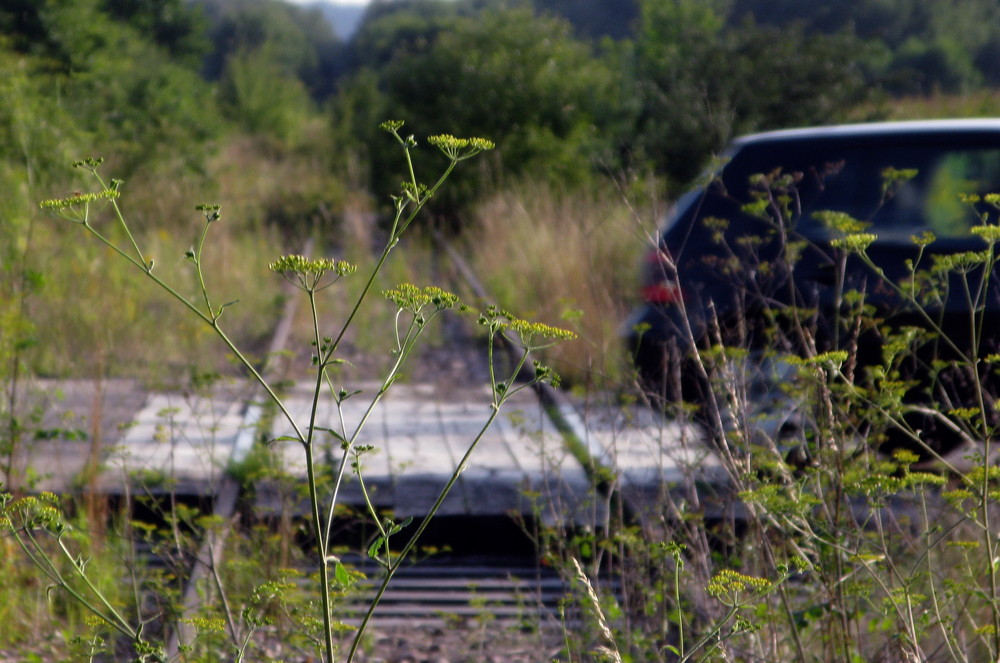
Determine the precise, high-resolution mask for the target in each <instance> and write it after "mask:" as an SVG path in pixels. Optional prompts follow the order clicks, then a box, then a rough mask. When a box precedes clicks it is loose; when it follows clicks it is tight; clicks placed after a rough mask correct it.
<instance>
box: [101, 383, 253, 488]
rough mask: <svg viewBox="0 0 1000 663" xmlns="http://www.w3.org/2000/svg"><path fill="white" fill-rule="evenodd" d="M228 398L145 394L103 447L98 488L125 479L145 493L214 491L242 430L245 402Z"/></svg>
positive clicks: (118, 482)
mask: <svg viewBox="0 0 1000 663" xmlns="http://www.w3.org/2000/svg"><path fill="white" fill-rule="evenodd" d="M231 396H232V394H229V395H228V397H222V395H221V394H220V397H215V396H188V395H183V394H176V393H151V394H148V395H147V397H146V400H145V403H144V404H143V407H142V409H141V410H140V411H139V412H138V413H136V415H135V417H134V419H133V422H132V423H131V425H129V426H128V427H126V430H125V434H124V436H123V437H122V438H121V439H120V440H119V441H118V443H117V444H115V445H113V446H110V447H108V448H106V450H105V459H104V467H105V471H104V472H103V473H102V475H101V480H100V489H101V490H102V491H103V492H115V491H116V488H117V489H119V490H120V488H118V487H119V486H122V485H123V484H124V483H125V482H126V481H128V482H130V483H132V484H140V485H141V486H142V487H144V488H146V489H150V490H159V489H173V490H178V491H179V492H185V493H192V492H193V493H194V494H211V493H214V492H216V490H217V489H218V485H219V483H220V481H221V478H222V474H223V472H224V470H225V469H226V467H227V465H228V463H229V462H230V459H231V458H232V455H233V450H234V448H235V446H236V440H237V438H238V436H239V434H240V432H241V431H242V430H243V428H244V412H245V409H246V406H245V404H244V403H243V402H242V401H241V400H238V399H237V400H234V399H233V398H232V397H231Z"/></svg>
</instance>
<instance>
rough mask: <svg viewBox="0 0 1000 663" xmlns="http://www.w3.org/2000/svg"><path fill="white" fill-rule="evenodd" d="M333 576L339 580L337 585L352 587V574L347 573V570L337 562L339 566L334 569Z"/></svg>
mask: <svg viewBox="0 0 1000 663" xmlns="http://www.w3.org/2000/svg"><path fill="white" fill-rule="evenodd" d="M333 575H334V577H335V578H336V579H337V584H338V585H340V586H341V587H350V586H351V574H350V573H348V572H347V568H346V567H345V566H344V565H343V564H341V563H340V562H337V565H336V566H335V567H333Z"/></svg>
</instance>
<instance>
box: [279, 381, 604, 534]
mask: <svg viewBox="0 0 1000 663" xmlns="http://www.w3.org/2000/svg"><path fill="white" fill-rule="evenodd" d="M377 391H378V385H374V384H370V385H366V386H365V387H363V389H362V393H360V394H357V395H355V396H353V397H351V398H349V399H347V400H346V401H344V402H343V404H342V405H341V406H340V407H339V408H338V406H337V405H336V403H334V402H332V401H330V400H327V401H324V402H322V403H321V404H320V409H319V410H318V412H317V425H318V426H321V427H324V428H332V429H334V430H337V431H338V432H339V433H340V434H341V435H343V436H344V437H347V438H350V437H351V436H352V435H354V431H355V430H356V429H357V428H358V425H359V424H360V423H361V422H362V421H363V420H365V419H366V411H367V410H368V408H369V405H370V403H371V399H372V398H373V397H374V395H375V394H376V393H377ZM489 402H490V395H489V393H488V391H486V390H485V389H483V390H479V389H476V390H459V391H454V390H447V392H443V391H442V390H439V389H437V388H435V387H433V386H429V385H405V384H404V385H395V386H393V388H392V389H391V390H390V391H389V392H388V394H387V395H386V396H385V397H383V399H382V400H381V402H380V403H379V404H378V405H377V407H376V408H375V409H374V410H373V411H372V412H371V413H370V414H369V415H367V420H366V423H365V426H364V428H363V429H362V432H361V433H360V434H359V435H358V437H357V442H356V444H358V445H369V446H371V447H373V448H374V449H373V450H372V451H370V452H367V453H364V454H363V455H361V456H360V469H361V472H360V477H361V478H362V479H363V481H364V484H365V487H366V489H367V491H368V493H369V495H370V497H371V499H372V502H373V503H374V504H375V505H376V506H378V507H380V508H386V509H391V510H393V511H394V512H395V513H396V514H397V515H398V516H401V517H405V516H408V515H414V516H419V515H423V514H425V513H427V510H428V509H429V508H430V507H431V506H432V505H433V503H434V502H435V500H436V499H437V497H438V494H439V492H440V490H441V489H442V487H443V486H444V485H445V483H446V482H447V480H448V478H449V477H450V475H451V473H452V471H453V469H454V468H455V467H457V466H458V465H459V463H460V462H461V460H462V457H463V456H464V455H465V453H466V451H467V450H468V448H469V446H470V444H471V443H472V442H473V440H475V439H476V437H477V435H479V434H480V431H481V429H482V428H483V425H484V424H485V423H486V422H487V420H488V419H489V416H490V413H491V408H490V405H489ZM286 405H287V406H288V408H289V410H290V412H291V413H292V415H293V416H294V417H295V418H296V420H298V421H300V422H301V421H307V419H308V413H309V409H310V406H311V396H310V390H309V389H308V387H307V386H306V385H302V384H300V385H297V386H296V388H295V389H293V390H292V392H291V393H290V394H289V397H288V399H287V400H286ZM289 431H290V428H289V427H288V426H287V424H285V423H284V422H282V421H278V422H276V424H275V429H274V433H275V437H276V438H277V437H280V436H283V435H288V434H289ZM324 438H325V439H322V440H321V442H320V446H319V447H318V449H317V451H318V454H317V456H318V457H320V458H325V459H326V461H327V463H328V467H329V468H336V467H337V466H338V465H339V462H340V457H341V450H340V441H339V440H337V439H336V438H334V437H333V436H331V435H325V436H324ZM276 444H277V445H280V447H279V448H280V450H281V454H280V457H281V458H282V461H283V463H284V467H285V468H286V469H287V471H289V472H290V473H291V474H293V475H296V476H304V474H305V466H304V458H305V457H304V451H303V449H302V447H301V445H299V444H297V443H293V442H278V443H276ZM333 471H335V469H334V470H333ZM588 488H589V480H588V478H587V475H586V473H585V471H584V469H583V468H582V467H581V466H580V465H579V463H577V462H576V460H575V459H574V458H573V457H572V456H571V455H570V454H569V453H568V452H567V451H566V450H565V448H564V446H563V444H562V440H561V438H560V437H559V435H558V434H557V432H556V430H555V428H554V427H553V425H552V424H551V422H549V421H548V419H547V418H546V416H545V414H544V412H543V411H542V409H541V407H540V406H539V404H538V401H537V399H536V398H535V397H534V394H533V393H532V392H531V391H527V390H526V391H524V392H521V393H519V394H517V395H515V396H514V397H513V398H512V399H511V400H510V401H508V403H507V405H506V407H505V408H504V409H503V410H502V411H501V413H500V415H499V416H498V417H497V419H496V420H495V422H494V423H493V425H492V426H491V427H490V428H489V430H488V431H486V432H485V434H483V436H482V438H481V439H480V441H479V443H478V444H477V446H476V448H475V450H474V452H473V454H472V456H471V458H470V461H469V463H468V465H467V466H466V468H465V470H464V471H463V472H462V473H461V475H460V477H459V480H458V483H457V484H456V485H455V487H454V488H453V490H452V492H451V493H450V495H449V496H448V498H447V500H446V501H445V502H444V503H443V505H442V508H441V511H440V512H439V513H440V514H441V515H495V514H505V513H508V512H511V511H516V512H518V513H530V512H531V511H532V509H533V508H534V504H533V503H532V499H531V497H530V495H531V494H532V493H540V492H553V491H554V492H557V493H558V494H559V495H562V496H563V497H564V498H565V499H567V500H579V499H581V498H582V496H585V495H586V493H587V490H588ZM339 501H340V502H341V503H343V504H349V505H355V506H359V505H363V504H364V500H363V496H362V488H361V483H360V481H359V479H358V476H357V473H356V472H353V471H352V469H351V468H350V467H349V466H348V468H347V472H346V476H345V483H344V486H343V488H342V490H341V494H340V497H339Z"/></svg>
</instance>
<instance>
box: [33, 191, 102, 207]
mask: <svg viewBox="0 0 1000 663" xmlns="http://www.w3.org/2000/svg"><path fill="white" fill-rule="evenodd" d="M120 195H121V192H120V191H118V189H104V190H103V191H93V192H89V193H74V194H73V195H72V196H68V197H66V198H51V199H49V200H43V201H42V202H40V203H39V204H38V206H39V207H41V208H42V209H50V210H63V209H67V208H70V207H79V206H80V205H87V204H89V203H92V202H95V201H98V200H110V199H112V198H117V197H118V196H120Z"/></svg>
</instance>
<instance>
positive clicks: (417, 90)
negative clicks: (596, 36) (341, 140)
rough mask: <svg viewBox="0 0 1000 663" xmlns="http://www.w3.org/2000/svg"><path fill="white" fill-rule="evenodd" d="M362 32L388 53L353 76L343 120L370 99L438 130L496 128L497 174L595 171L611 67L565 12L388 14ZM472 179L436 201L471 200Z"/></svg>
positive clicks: (393, 174)
mask: <svg viewBox="0 0 1000 663" xmlns="http://www.w3.org/2000/svg"><path fill="white" fill-rule="evenodd" d="M358 39H359V42H360V43H361V44H365V43H372V44H373V47H372V49H371V50H372V51H373V55H371V56H370V57H371V58H372V61H373V62H375V63H377V62H378V61H379V60H380V59H382V58H385V59H386V62H385V63H384V64H382V65H380V66H378V68H377V69H373V70H369V71H368V72H367V73H363V74H361V75H360V76H359V78H356V79H355V80H354V81H352V82H349V83H347V89H348V90H352V91H353V94H351V95H350V96H349V97H348V98H347V99H345V100H344V101H345V102H346V103H347V106H346V107H345V108H344V109H343V110H339V109H338V111H337V117H338V118H339V120H340V121H346V120H349V119H352V118H357V121H361V120H364V118H365V117H366V116H370V113H369V112H367V111H365V110H363V109H360V108H357V106H356V103H357V102H363V103H368V104H372V105H373V106H374V107H375V108H380V107H381V108H392V109H393V112H395V113H399V114H402V115H405V116H407V117H412V118H414V122H418V123H419V124H420V125H421V126H428V127H430V128H431V129H432V130H434V131H439V132H444V133H457V132H459V131H471V132H475V133H479V134H483V135H488V136H491V137H492V138H493V140H495V141H496V143H497V154H496V156H495V157H494V158H493V159H492V160H491V168H492V170H493V171H494V172H495V173H497V174H498V175H500V174H505V175H507V176H510V177H514V178H518V177H525V176H531V177H533V178H543V179H544V180H546V181H549V182H559V183H573V184H579V183H581V182H582V181H585V180H586V179H587V178H588V177H589V174H590V173H591V172H592V164H591V162H590V155H592V154H594V147H595V145H598V144H600V142H601V140H600V138H599V135H598V133H597V131H596V126H595V122H596V118H597V117H598V116H600V115H602V114H604V113H606V110H605V109H606V108H607V107H608V106H610V105H611V103H612V101H611V95H612V83H611V81H612V78H611V72H610V70H609V69H608V68H607V67H606V66H605V65H604V64H603V63H602V62H601V61H599V60H597V59H595V58H594V57H593V56H592V54H591V53H590V50H589V48H588V47H587V46H586V45H585V44H583V43H582V42H579V41H577V40H575V39H573V38H572V37H571V35H570V28H569V25H568V24H566V23H565V22H563V21H559V20H556V19H554V18H545V17H538V16H535V15H533V14H532V13H531V12H530V11H529V10H527V9H507V10H491V11H486V12H484V13H482V14H480V15H477V16H475V17H474V18H473V17H468V18H467V17H464V16H458V15H454V14H451V13H443V12H442V14H441V15H431V16H420V17H411V16H405V15H397V14H389V15H387V16H385V17H384V18H382V19H379V20H376V21H373V22H372V23H370V24H368V25H366V26H365V27H364V29H363V32H362V34H361V35H359V37H358ZM379 44H385V45H390V44H391V45H392V48H391V49H390V48H389V47H388V46H383V47H380V46H379ZM362 135H363V134H362ZM368 152H369V154H370V155H371V159H372V166H373V172H374V173H376V174H377V177H379V178H386V180H388V181H392V180H394V179H398V177H399V174H398V170H394V169H389V168H387V167H386V165H387V163H388V161H387V155H386V154H385V152H384V149H382V150H377V149H375V146H374V145H369V146H368ZM474 179H478V177H477V174H476V173H475V172H471V173H468V174H467V176H466V178H465V179H464V180H461V181H459V182H458V183H457V184H456V185H455V187H453V188H452V190H451V191H452V193H451V194H450V198H449V199H447V200H443V201H438V202H436V203H435V206H436V207H437V208H438V209H450V210H452V211H453V210H454V209H455V208H456V207H460V206H462V205H464V204H466V202H467V201H468V200H469V195H470V191H471V190H472V186H473V185H472V180H474ZM379 181H382V180H377V181H376V184H377V183H378V182H379Z"/></svg>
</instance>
